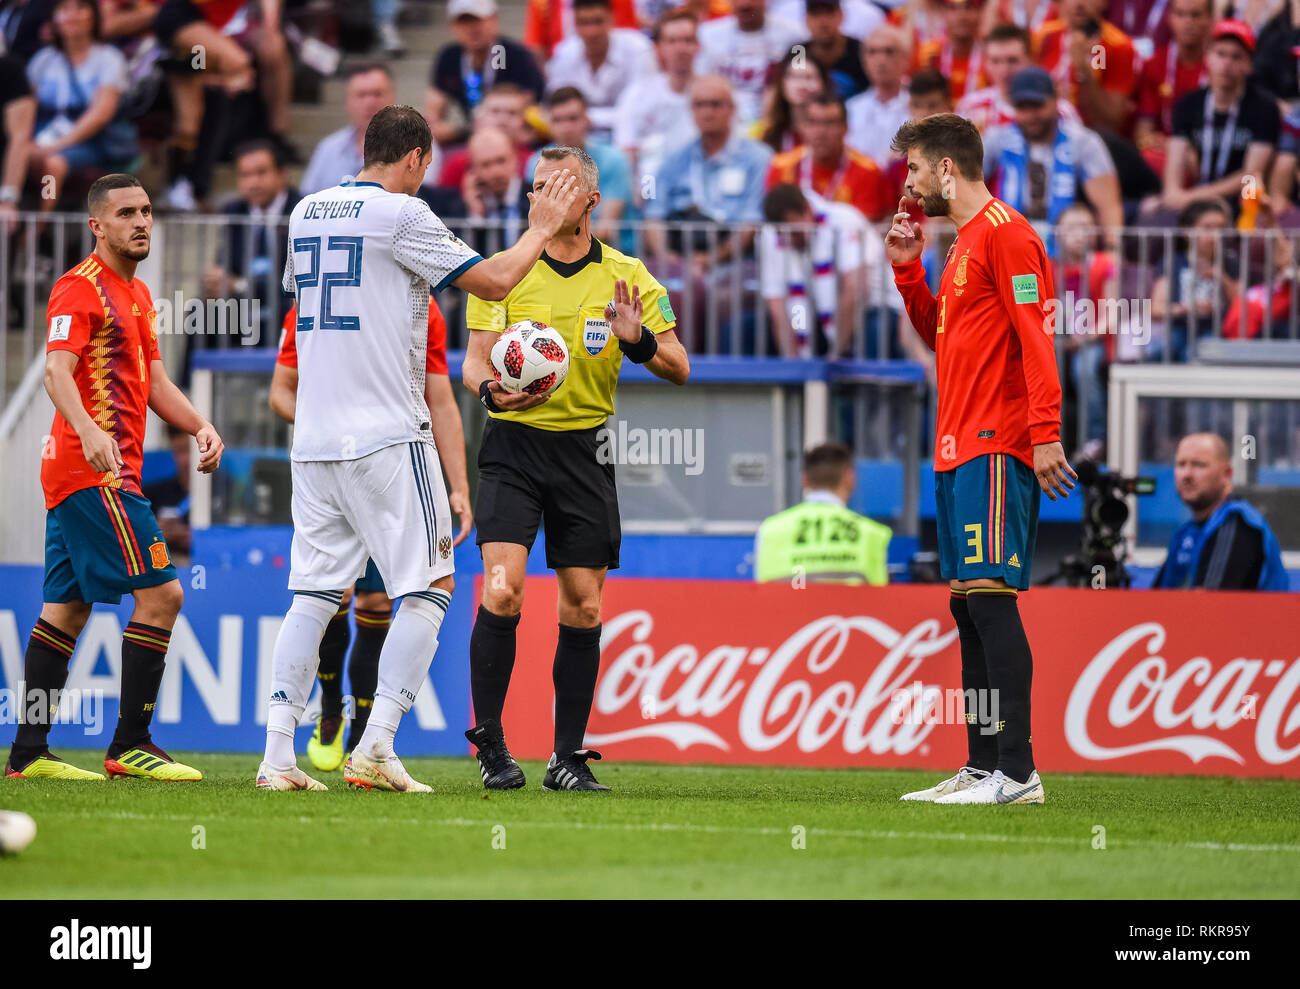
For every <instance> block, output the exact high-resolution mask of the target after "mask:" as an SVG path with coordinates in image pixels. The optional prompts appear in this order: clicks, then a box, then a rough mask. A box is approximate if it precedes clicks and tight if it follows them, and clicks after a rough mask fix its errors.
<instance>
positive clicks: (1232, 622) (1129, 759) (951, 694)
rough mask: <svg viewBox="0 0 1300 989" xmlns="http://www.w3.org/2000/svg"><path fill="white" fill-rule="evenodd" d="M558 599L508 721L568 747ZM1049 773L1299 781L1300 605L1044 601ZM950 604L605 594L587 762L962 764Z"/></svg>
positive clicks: (1090, 597)
mask: <svg viewBox="0 0 1300 989" xmlns="http://www.w3.org/2000/svg"><path fill="white" fill-rule="evenodd" d="M555 600H556V591H555V582H554V580H552V579H551V578H542V577H539V578H530V579H529V580H528V583H527V589H526V593H525V597H524V616H523V621H522V622H521V624H520V626H519V633H518V642H519V656H518V660H517V662H516V664H515V674H514V681H513V683H512V685H511V689H510V695H509V698H508V700H507V703H506V708H505V712H504V715H503V717H502V721H503V723H504V724H505V727H506V732H507V738H508V741H509V743H510V746H511V749H512V751H513V752H514V753H515V754H516V755H517V756H520V757H529V758H544V757H546V756H547V755H549V753H550V751H551V748H552V744H553V742H552V732H553V726H554V722H553V715H552V711H553V702H552V698H553V696H554V689H553V687H552V682H551V666H552V659H553V653H554V648H555V640H556V621H555ZM1020 610H1021V614H1022V616H1023V618H1024V623H1025V628H1026V631H1027V633H1028V636H1029V642H1030V645H1031V647H1032V649H1033V654H1034V684H1033V728H1034V755H1035V760H1036V762H1037V763H1038V766H1039V767H1040V768H1041V769H1042V770H1044V771H1053V770H1054V771H1102V772H1116V773H1201V774H1222V775H1231V776H1284V777H1291V778H1300V597H1298V596H1297V595H1294V594H1265V593H1258V594H1246V593H1213V592H1206V591H1183V592H1175V591H1145V592H1134V591H1114V590H1110V591H1103V590H1070V589H1058V588H1042V589H1035V590H1033V591H1031V592H1028V593H1026V594H1022V595H1021V597H1020ZM964 713H965V712H964V704H963V698H962V695H961V663H960V647H959V644H958V641H957V631H956V628H955V626H954V623H953V619H952V616H951V614H950V613H949V611H948V594H947V590H946V588H943V587H939V586H895V587H888V588H850V587H840V586H834V587H826V586H822V587H818V586H815V585H813V586H809V587H807V588H805V589H794V588H789V587H784V586H781V587H774V586H770V585H768V586H759V585H755V584H746V583H740V582H734V581H680V580H679V581H671V580H635V579H618V577H617V576H613V577H612V578H611V579H610V580H609V581H608V582H607V583H606V585H605V599H604V631H603V636H602V641H601V662H600V678H599V681H598V684H597V688H596V698H595V705H594V707H593V710H592V714H591V720H590V723H589V725H588V729H587V744H588V745H589V746H590V747H592V748H595V749H599V750H600V751H601V752H602V753H603V754H604V756H605V757H606V758H607V759H618V760H632V759H637V760H649V761H660V762H712V763H743V764H750V765H763V764H771V765H805V766H843V767H853V766H863V767H865V766H880V767H886V766H888V767H918V768H919V767H924V768H930V769H934V770H936V771H938V772H951V771H953V770H955V769H956V768H957V767H959V766H960V765H962V763H963V761H964V760H965V755H966V742H965V730H964V724H965V721H964Z"/></svg>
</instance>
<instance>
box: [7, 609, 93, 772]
mask: <svg viewBox="0 0 1300 989" xmlns="http://www.w3.org/2000/svg"><path fill="white" fill-rule="evenodd" d="M76 646H77V640H76V638H75V637H73V636H71V635H68V633H66V632H64V631H62V630H61V629H59V628H56V627H55V626H54V625H51V624H50V623H49V622H47V621H46V620H45V619H44V618H38V619H37V620H36V626H35V627H34V628H33V629H32V635H31V638H30V639H28V640H27V653H26V655H25V656H24V658H23V689H24V691H25V696H23V697H20V698H19V701H18V703H19V706H20V708H21V710H22V713H23V714H22V720H21V722H20V723H19V725H18V733H17V735H16V736H15V738H14V745H13V751H12V752H11V753H10V757H9V760H10V764H11V765H12V766H13V768H14V769H21V768H22V767H23V766H25V765H27V763H29V762H31V761H32V760H33V759H35V758H36V757H37V756H38V755H40V754H41V753H42V752H44V751H45V750H46V748H48V743H47V741H46V739H48V738H49V734H50V724H51V722H52V721H53V720H54V716H55V713H56V711H57V709H58V702H59V694H60V692H61V691H62V690H63V685H64V684H66V683H67V682H68V660H69V659H71V658H72V650H73V649H75V648H76ZM29 699H30V700H32V701H33V703H31V704H29V703H28V701H29Z"/></svg>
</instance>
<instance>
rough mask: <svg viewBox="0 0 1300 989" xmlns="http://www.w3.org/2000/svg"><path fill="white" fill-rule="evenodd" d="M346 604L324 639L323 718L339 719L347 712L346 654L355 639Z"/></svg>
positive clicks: (321, 675)
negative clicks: (345, 700)
mask: <svg viewBox="0 0 1300 989" xmlns="http://www.w3.org/2000/svg"><path fill="white" fill-rule="evenodd" d="M349 607H351V605H343V606H342V607H341V608H339V611H338V614H336V615H335V616H334V617H333V618H331V619H330V620H329V624H327V625H326V626H325V634H324V635H323V636H322V637H321V640H320V664H319V665H318V666H317V667H316V679H317V680H319V681H320V713H321V717H322V718H337V717H339V716H340V715H341V714H342V713H343V657H344V656H346V655H347V652H348V643H349V642H351V641H352V629H351V628H349V627H348V608H349Z"/></svg>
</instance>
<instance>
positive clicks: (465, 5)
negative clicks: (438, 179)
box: [424, 0, 546, 146]
mask: <svg viewBox="0 0 1300 989" xmlns="http://www.w3.org/2000/svg"><path fill="white" fill-rule="evenodd" d="M447 18H448V21H449V22H450V26H451V36H452V37H453V38H455V39H456V40H455V41H453V42H452V43H451V44H449V45H447V46H445V47H444V48H443V49H442V51H440V52H439V53H438V57H437V58H436V59H435V60H434V63H433V71H432V73H431V75H430V77H429V91H428V94H427V95H426V97H425V105H424V115H425V117H426V118H427V119H428V121H429V127H430V128H431V129H432V130H433V139H434V140H435V141H436V142H437V143H439V144H441V145H444V146H446V145H450V144H455V143H456V142H458V141H462V140H464V139H465V138H466V137H468V133H469V127H468V123H469V120H470V118H471V117H472V116H473V113H474V110H475V108H476V107H477V106H478V105H479V103H480V102H482V100H483V96H484V94H485V93H487V91H488V90H489V89H491V88H492V86H493V84H494V83H497V82H512V83H514V84H515V85H516V86H521V87H522V88H524V89H526V90H528V92H529V93H531V94H532V97H533V99H534V100H540V99H541V98H542V93H543V91H544V90H545V87H546V80H545V79H544V78H543V77H542V70H541V69H540V68H539V67H538V65H537V60H536V59H535V58H533V53H532V52H530V51H529V50H528V49H527V48H525V47H524V46H523V45H521V44H520V43H519V42H517V41H513V40H511V39H510V38H507V37H505V36H504V35H502V34H501V21H500V19H499V18H498V17H497V4H496V0H451V2H450V3H449V4H448V5H447ZM449 104H450V106H449ZM450 107H455V110H456V111H458V112H455V113H453V114H452V117H453V119H451V120H448V119H446V118H447V116H448V114H447V112H446V111H447V110H448V109H450Z"/></svg>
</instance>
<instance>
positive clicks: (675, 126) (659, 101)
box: [602, 7, 700, 205]
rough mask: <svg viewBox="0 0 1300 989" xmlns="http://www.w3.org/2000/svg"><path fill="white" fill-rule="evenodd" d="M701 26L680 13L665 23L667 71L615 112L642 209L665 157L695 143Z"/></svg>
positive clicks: (626, 95)
mask: <svg viewBox="0 0 1300 989" xmlns="http://www.w3.org/2000/svg"><path fill="white" fill-rule="evenodd" d="M696 24H697V21H696V19H695V15H694V14H692V13H691V12H690V11H688V10H684V9H682V8H680V7H679V8H676V9H673V10H670V11H668V12H667V13H666V14H664V15H663V17H662V18H660V20H659V23H658V24H657V25H656V26H655V31H654V42H655V52H656V53H657V54H658V56H659V64H660V66H662V68H663V71H662V72H656V73H655V74H654V75H645V76H642V77H641V78H640V79H637V80H635V81H634V82H633V83H632V84H631V85H630V86H628V87H627V89H625V90H623V95H622V96H620V97H619V100H618V103H617V104H616V106H615V107H614V143H615V145H616V146H617V147H618V148H619V149H620V150H621V151H622V152H623V153H624V154H625V155H627V157H628V162H629V165H630V169H631V174H632V176H633V180H634V181H633V182H632V191H633V196H634V202H635V204H636V205H640V203H641V202H642V200H643V198H644V193H643V192H642V188H641V187H642V185H643V183H644V181H645V179H646V178H647V177H651V178H652V177H653V176H654V175H655V174H656V173H657V172H658V171H659V166H660V165H661V164H662V163H663V158H664V155H665V154H667V153H668V152H670V151H675V150H677V149H678V148H679V147H681V146H682V145H683V144H685V143H686V142H687V141H690V140H691V139H692V138H693V137H695V125H694V124H693V123H692V121H691V97H690V92H689V90H690V85H691V80H692V79H694V78H695V57H696V56H697V55H698V54H699V52H700V42H699V39H698V38H697V37H696V33H695V28H696ZM603 178H604V173H603V172H602V180H603Z"/></svg>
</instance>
